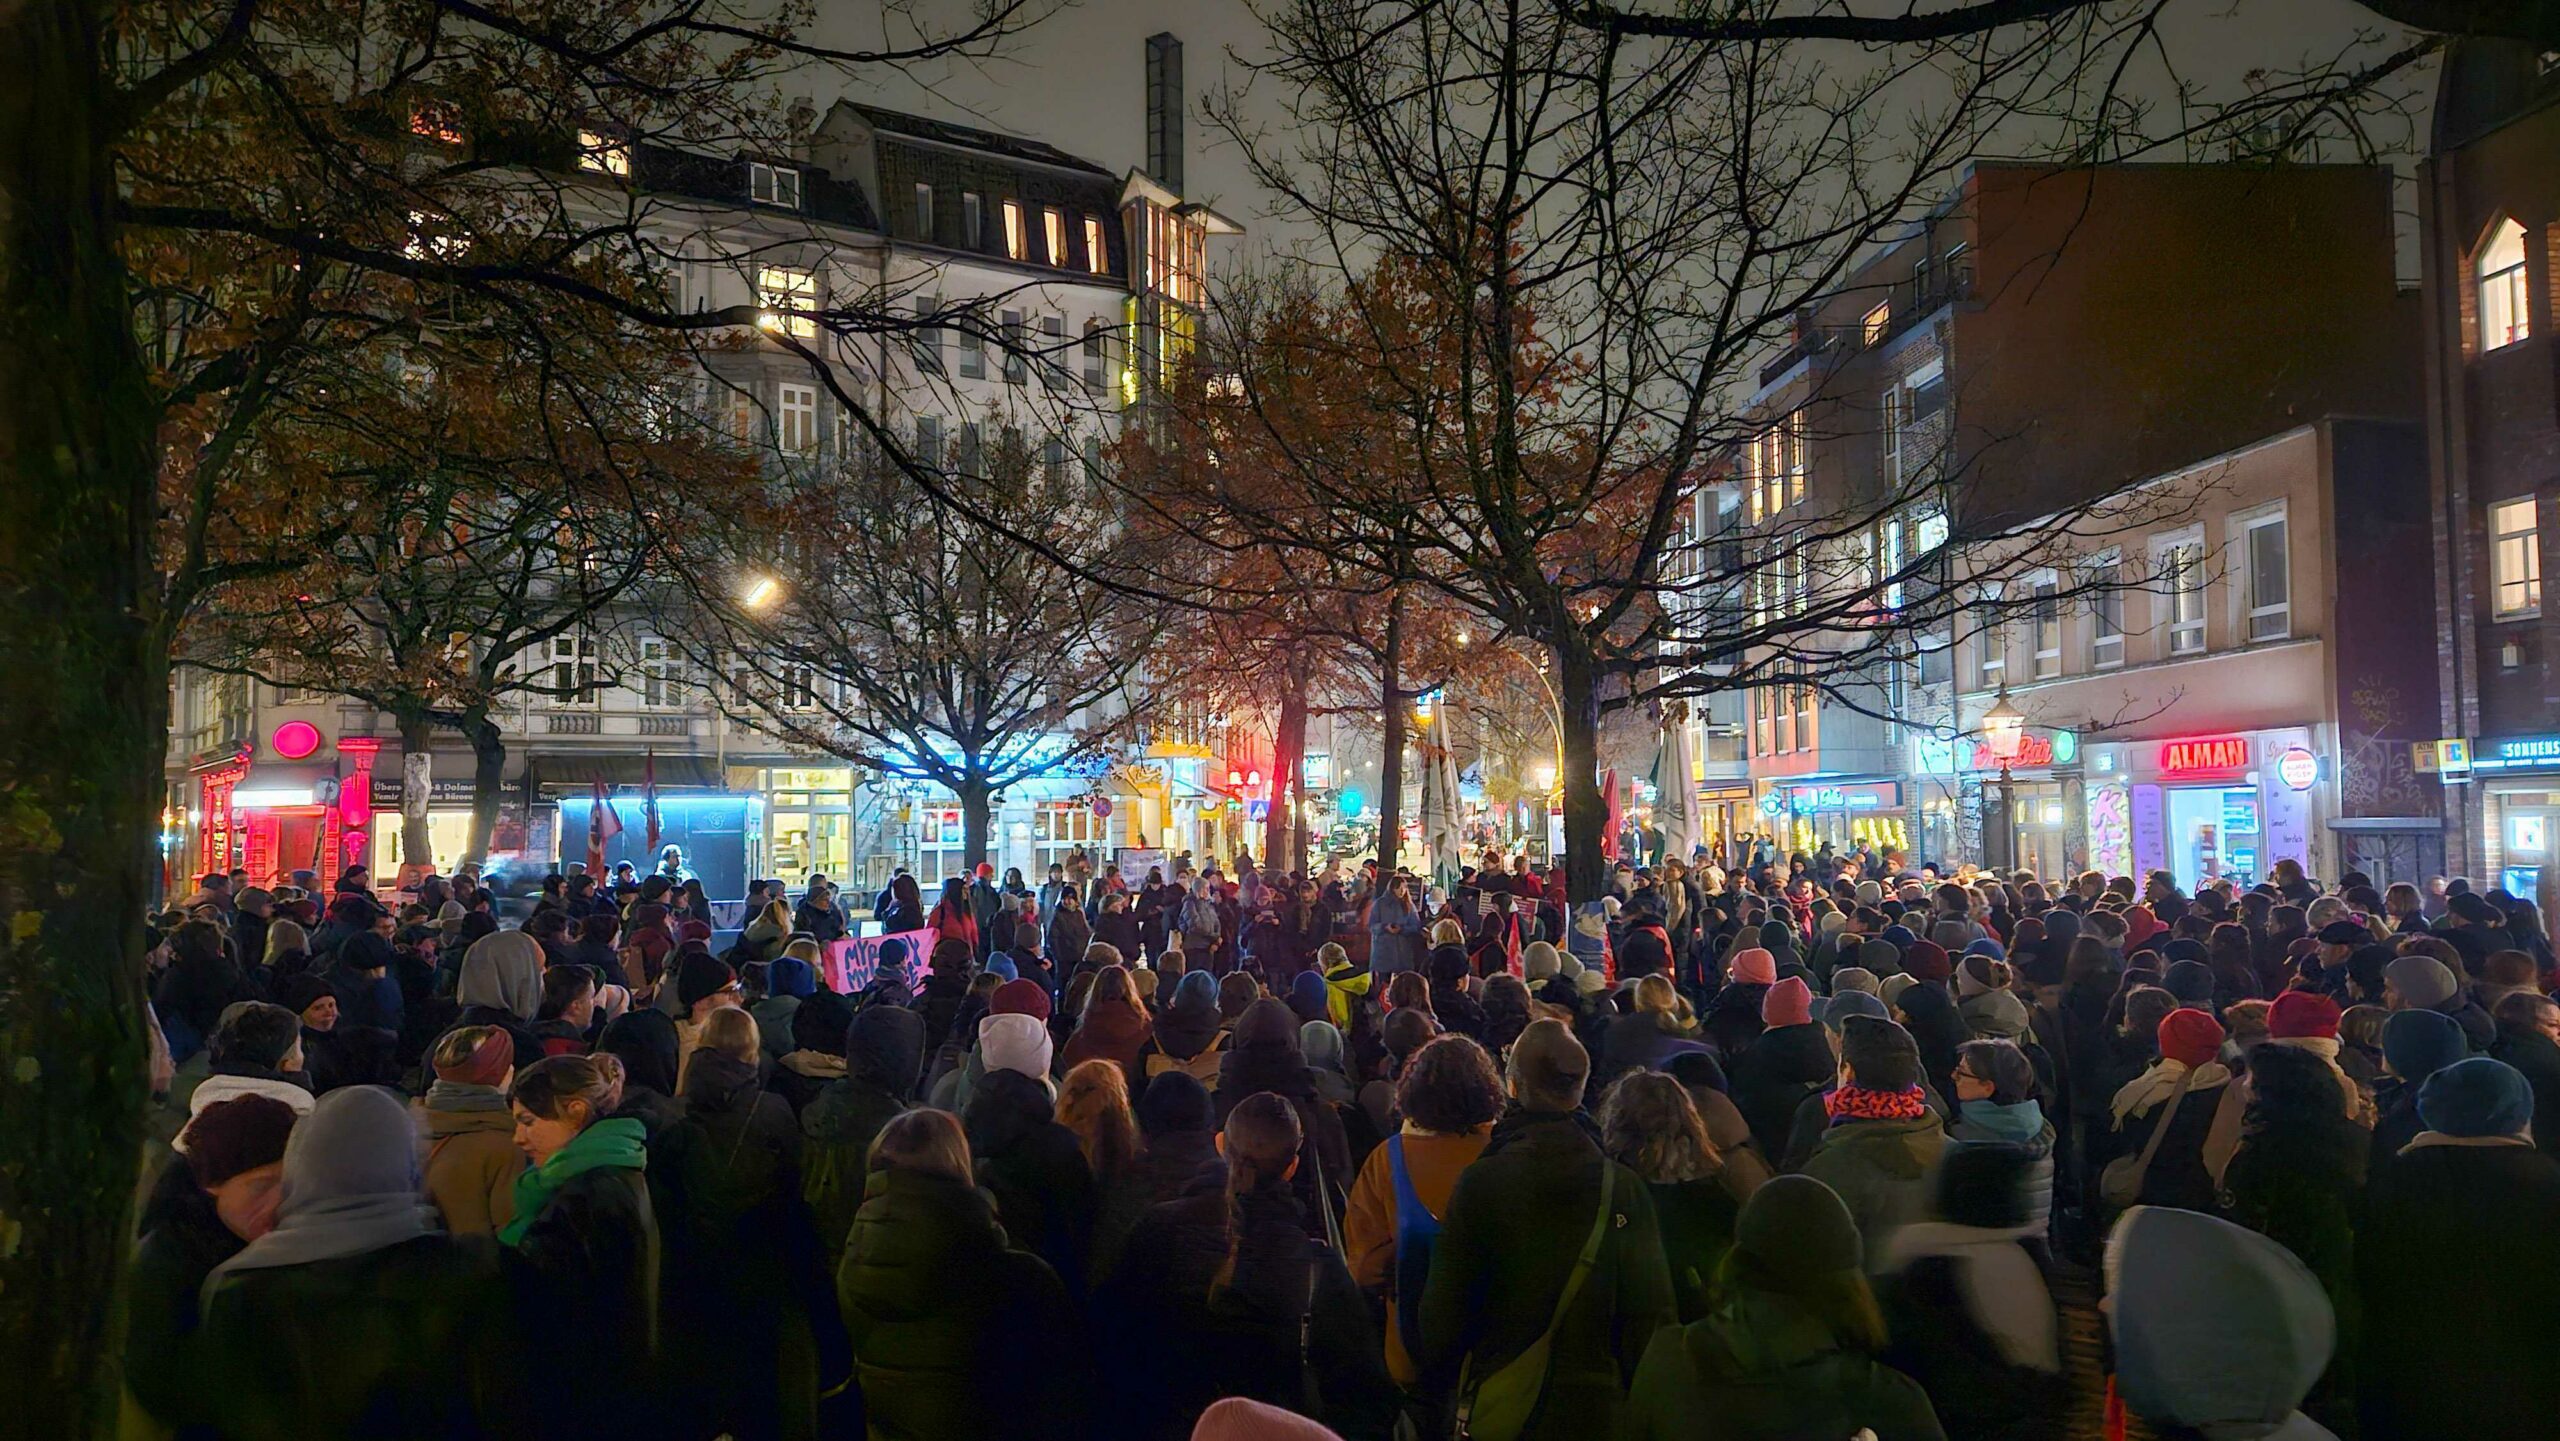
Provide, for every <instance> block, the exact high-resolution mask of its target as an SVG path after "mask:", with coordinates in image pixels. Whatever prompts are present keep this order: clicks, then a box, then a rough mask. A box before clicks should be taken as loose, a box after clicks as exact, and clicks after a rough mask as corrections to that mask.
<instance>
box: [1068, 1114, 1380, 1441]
mask: <svg viewBox="0 0 2560 1441" xmlns="http://www.w3.org/2000/svg"><path fill="white" fill-rule="evenodd" d="M1303 1139H1304V1132H1303V1130H1302V1129H1301V1126H1300V1121H1299V1112H1298V1108H1297V1107H1296V1106H1294V1105H1292V1104H1291V1103H1290V1102H1289V1100H1288V1099H1286V1098H1284V1097H1281V1096H1278V1095H1274V1094H1272V1093H1270V1092H1267V1091H1266V1092H1257V1093H1255V1094H1253V1095H1251V1096H1247V1097H1245V1098H1244V1099H1243V1100H1241V1101H1238V1102H1237V1103H1236V1105H1235V1108H1234V1109H1233V1110H1231V1111H1229V1112H1228V1113H1227V1123H1226V1126H1225V1128H1224V1130H1223V1131H1221V1132H1220V1134H1219V1137H1218V1150H1219V1152H1220V1154H1221V1155H1223V1156H1224V1157H1225V1158H1226V1170H1225V1174H1224V1175H1223V1176H1221V1175H1220V1174H1219V1173H1218V1172H1217V1171H1216V1170H1215V1169H1209V1170H1204V1171H1203V1172H1202V1173H1201V1174H1200V1175H1199V1177H1198V1178H1197V1179H1196V1180H1195V1181H1194V1182H1193V1184H1192V1186H1191V1188H1190V1190H1189V1192H1188V1193H1187V1194H1185V1195H1184V1196H1183V1197H1182V1198H1181V1199H1179V1200H1175V1201H1169V1202H1166V1203H1165V1204H1163V1205H1160V1206H1155V1207H1151V1208H1150V1209H1149V1210H1148V1212H1147V1214H1146V1216H1145V1217H1144V1218H1143V1219H1141V1220H1140V1221H1139V1223H1138V1227H1137V1229H1136V1230H1135V1231H1134V1232H1132V1233H1131V1235H1130V1237H1129V1244H1128V1246H1127V1247H1126V1248H1125V1249H1124V1250H1123V1251H1122V1253H1121V1255H1122V1260H1121V1263H1120V1265H1119V1267H1118V1269H1117V1270H1116V1271H1115V1272H1114V1273H1113V1274H1112V1276H1111V1277H1110V1278H1109V1280H1108V1281H1107V1282H1106V1283H1105V1285H1104V1288H1103V1290H1102V1292H1101V1294H1100V1295H1099V1297H1098V1299H1097V1313H1098V1314H1099V1315H1100V1316H1101V1317H1103V1318H1104V1324H1105V1325H1106V1326H1107V1327H1109V1328H1110V1330H1109V1331H1108V1333H1107V1337H1106V1339H1107V1340H1110V1341H1117V1342H1119V1343H1120V1346H1121V1354H1128V1355H1139V1354H1143V1355H1146V1356H1147V1357H1148V1358H1149V1360H1148V1363H1147V1364H1145V1365H1138V1366H1128V1367H1123V1368H1119V1369H1120V1371H1121V1372H1122V1374H1121V1375H1120V1376H1119V1377H1118V1378H1117V1379H1116V1382H1115V1384H1117V1385H1118V1386H1119V1387H1120V1388H1121V1389H1120V1391H1119V1393H1118V1394H1117V1395H1116V1396H1115V1397H1114V1400H1115V1401H1116V1402H1117V1403H1118V1405H1117V1406H1116V1407H1115V1411H1114V1414H1116V1415H1119V1416H1121V1417H1124V1418H1125V1419H1126V1422H1127V1429H1126V1432H1125V1434H1127V1435H1130V1436H1133V1437H1137V1438H1141V1441H1179V1438H1182V1437H1187V1436H1189V1435H1190V1434H1191V1428H1192V1426H1193V1424H1194V1423H1195V1422H1197V1421H1198V1420H1199V1417H1200V1413H1201V1412H1202V1411H1203V1410H1205V1409H1207V1407H1208V1406H1209V1405H1210V1403H1212V1402H1214V1401H1216V1400H1217V1399H1218V1398H1220V1397H1222V1396H1244V1397H1248V1398H1250V1399H1253V1400H1257V1401H1262V1402H1266V1403H1268V1404H1271V1405H1274V1406H1280V1407H1285V1408H1287V1409H1288V1410H1291V1411H1295V1412H1297V1413H1298V1414H1300V1415H1307V1416H1321V1417H1322V1418H1323V1419H1324V1420H1325V1421H1326V1423H1327V1424H1329V1425H1331V1426H1333V1427H1335V1428H1336V1429H1337V1430H1340V1431H1343V1432H1345V1433H1346V1434H1350V1435H1355V1436H1366V1435H1383V1434H1385V1432H1386V1430H1387V1429H1388V1428H1389V1427H1390V1426H1391V1425H1392V1424H1393V1421H1394V1411H1395V1391H1394V1388H1393V1386H1392V1385H1391V1384H1390V1383H1389V1382H1388V1380H1387V1375H1386V1368H1385V1365H1384V1363H1383V1360H1382V1353H1381V1352H1380V1350H1379V1341H1378V1336H1377V1331H1376V1328H1375V1327H1374V1326H1373V1325H1372V1324H1371V1322H1370V1319H1369V1310H1368V1304H1367V1302H1366V1301H1364V1300H1363V1299H1362V1297H1361V1295H1360V1291H1359V1288H1358V1287H1357V1286H1355V1285H1354V1284H1353V1283H1352V1280H1351V1273H1350V1271H1349V1270H1348V1269H1346V1267H1345V1266H1344V1264H1343V1260H1342V1257H1341V1255H1340V1254H1339V1253H1338V1252H1336V1251H1335V1250H1334V1249H1333V1248H1332V1247H1331V1246H1330V1245H1328V1244H1327V1243H1326V1242H1325V1241H1323V1240H1321V1239H1316V1238H1313V1237H1310V1235H1309V1234H1308V1233H1309V1229H1310V1228H1309V1227H1308V1225H1307V1222H1306V1219H1305V1215H1304V1210H1303V1208H1302V1205H1301V1202H1300V1198H1299V1194H1298V1190H1297V1188H1296V1187H1295V1186H1294V1185H1292V1184H1291V1178H1292V1177H1293V1176H1294V1175H1295V1173H1296V1172H1297V1170H1298V1167H1299V1164H1300V1161H1299V1154H1300V1148H1301V1144H1302V1142H1303ZM1318 1229H1319V1231H1320V1229H1321V1228H1320V1226H1319V1228H1318Z"/></svg>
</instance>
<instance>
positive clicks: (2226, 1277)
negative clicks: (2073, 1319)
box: [2103, 1205, 2337, 1441]
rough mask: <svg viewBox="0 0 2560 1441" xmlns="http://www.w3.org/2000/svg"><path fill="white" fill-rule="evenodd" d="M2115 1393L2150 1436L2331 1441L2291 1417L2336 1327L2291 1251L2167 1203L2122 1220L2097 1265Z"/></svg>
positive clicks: (2322, 1365) (2332, 1344)
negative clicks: (2109, 1331) (2110, 1334)
mask: <svg viewBox="0 0 2560 1441" xmlns="http://www.w3.org/2000/svg"><path fill="white" fill-rule="evenodd" d="M2103 1269H2104V1273H2105V1277H2106V1289H2107V1293H2108V1296H2109V1298H2110V1305H2109V1306H2108V1307H2107V1309H2106V1314H2107V1319H2108V1323H2109V1325H2110V1328H2111V1329H2112V1330H2113V1332H2114V1336H2115V1359H2116V1375H2115V1393H2116V1395H2117V1396H2118V1397H2119V1398H2120V1399H2121V1400H2122V1402H2123V1404H2124V1406H2125V1408H2126V1409H2127V1410H2128V1411H2130V1412H2131V1413H2132V1414H2133V1415H2135V1416H2138V1417H2140V1418H2141V1419H2142V1420H2144V1421H2147V1422H2149V1423H2151V1425H2152V1427H2153V1429H2154V1431H2155V1432H2164V1433H2165V1432H2169V1431H2173V1430H2174V1431H2175V1433H2176V1434H2179V1435H2199V1436H2202V1437H2204V1438H2206V1441H2226V1438H2230V1441H2236V1438H2240V1437H2251V1438H2263V1441H2335V1438H2334V1437H2333V1436H2332V1435H2331V1433H2330V1432H2329V1431H2328V1430H2327V1429H2326V1428H2324V1427H2322V1426H2320V1425H2319V1424H2317V1423H2315V1422H2313V1421H2312V1420H2310V1419H2309V1418H2308V1417H2306V1416H2304V1415H2303V1414H2302V1413H2301V1412H2300V1411H2298V1410H2296V1409H2294V1408H2296V1407H2297V1406H2299V1405H2301V1404H2302V1400H2303V1398H2304V1397H2305V1396H2306V1395H2308V1394H2309V1393H2310V1391H2311V1388H2312V1384H2313V1383H2314V1382H2316V1381H2318V1380H2319V1379H2320V1375H2321V1373H2322V1372H2323V1371H2324V1370H2326V1369H2327V1368H2328V1365H2329V1357H2330V1353H2331V1352H2332V1351H2333V1350H2334V1349H2335V1348H2336V1342H2337V1323H2336V1320H2335V1319H2334V1316H2333V1314H2332V1312H2331V1310H2330V1306H2329V1300H2328V1297H2327V1296H2326V1295H2324V1294H2322V1292H2321V1290H2320V1282H2319V1280H2318V1278H2317V1277H2314V1276H2313V1275H2312V1274H2311V1273H2310V1271H2308V1270H2306V1269H2305V1268H2304V1267H2303V1264H2302V1263H2301V1262H2300V1261H2297V1260H2295V1259H2294V1257H2293V1254H2292V1253H2291V1252H2289V1251H2287V1250H2285V1249H2284V1247H2282V1246H2280V1245H2278V1244H2277V1243H2276V1242H2274V1241H2271V1240H2269V1239H2268V1238H2266V1237H2265V1236H2261V1235H2259V1234H2258V1233H2257V1232H2255V1231H2251V1230H2249V1229H2247V1228H2245V1227H2242V1226H2235V1225H2233V1224H2232V1223H2230V1222H2229V1221H2225V1220H2222V1219H2220V1218H2218V1217H2215V1216H2209V1215H2203V1214H2199V1213H2197V1212H2192V1211H2186V1210H2181V1209H2178V1208H2174V1207H2168V1206H2155V1205H2142V1206H2136V1207H2134V1208H2133V1209H2132V1210H2130V1211H2127V1212H2125V1214H2124V1218H2123V1219H2122V1220H2120V1221H2118V1222H2117V1223H2116V1227H2115V1230H2114V1231H2113V1233H2111V1234H2110V1235H2109V1236H2108V1238H2107V1250H2106V1258H2105V1262H2104V1267H2103Z"/></svg>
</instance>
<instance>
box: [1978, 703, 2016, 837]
mask: <svg viewBox="0 0 2560 1441" xmlns="http://www.w3.org/2000/svg"><path fill="white" fill-rule="evenodd" d="M2026 739H2027V716H2026V712H2024V711H2021V710H2019V709H2018V708H2017V707H2016V706H2015V705H2012V704H2010V702H2009V688H2008V687H2007V686H2002V687H2001V688H2000V693H1999V694H1998V695H1997V696H1994V697H1992V700H1991V708H1990V709H1989V710H1986V711H1984V712H1983V713H1982V745H1983V748H1984V749H1985V750H1988V751H1990V752H1991V758H1992V759H1993V760H1996V761H1998V762H1999V763H2000V833H2001V837H2002V840H2003V842H2004V844H2003V845H2002V847H2001V850H2002V852H2003V855H2002V862H2003V868H2004V869H2008V870H2015V869H2017V865H2018V832H2017V822H2018V818H2017V817H2016V816H2015V815H2014V814H2012V811H2013V809H2014V808H2015V806H2016V804H2017V801H2016V798H2015V795H2014V793H2013V791H2012V789H2011V786H2010V782H2009V765H2010V763H2011V762H2013V761H2015V760H2016V759H2017V758H2018V747H2019V746H2021V745H2023V744H2025V742H2026ZM1990 848H1991V847H1990V845H1989V844H1988V840H1987V838H1986V842H1985V844H1984V846H1983V849H1984V850H1985V851H1988V850H1990ZM1983 859H1984V861H1985V862H1986V863H1987V862H1988V861H1989V860H1990V857H1989V856H1988V855H1985V856H1984V857H1983Z"/></svg>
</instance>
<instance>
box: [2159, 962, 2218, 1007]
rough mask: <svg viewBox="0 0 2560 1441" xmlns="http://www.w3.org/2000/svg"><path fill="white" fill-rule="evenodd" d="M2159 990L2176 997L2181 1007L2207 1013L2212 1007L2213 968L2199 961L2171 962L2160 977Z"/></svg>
mask: <svg viewBox="0 0 2560 1441" xmlns="http://www.w3.org/2000/svg"><path fill="white" fill-rule="evenodd" d="M2160 988H2161V989H2162V990H2165V991H2167V992H2168V993H2169V994H2170V995H2172V996H2175V997H2177V999H2178V1004H2179V1005H2181V1006H2193V1007H2194V1008H2196V1009H2197V1010H2200V1011H2209V1010H2212V1009H2213V1008H2214V1006H2213V967H2211V966H2209V965H2206V964H2205V963H2204V962H2203V961H2200V960H2173V961H2171V962H2170V963H2169V972H2168V974H2167V975H2165V976H2163V977H2161V980H2160Z"/></svg>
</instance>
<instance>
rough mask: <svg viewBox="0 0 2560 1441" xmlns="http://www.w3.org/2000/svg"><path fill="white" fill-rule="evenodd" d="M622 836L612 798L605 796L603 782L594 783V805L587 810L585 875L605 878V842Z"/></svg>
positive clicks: (619, 818) (620, 818)
mask: <svg viewBox="0 0 2560 1441" xmlns="http://www.w3.org/2000/svg"><path fill="white" fill-rule="evenodd" d="M620 834H622V817H620V816H618V815H615V814H614V813H613V798H612V797H610V796H608V795H606V794H605V789H604V782H603V781H597V782H596V798H595V804H594V805H592V806H590V807H588V809H587V874H588V875H591V876H594V877H595V878H596V879H597V880H598V881H602V880H603V879H604V876H605V867H604V845H605V842H607V841H609V840H611V839H613V838H614V837H615V836H618V835H620Z"/></svg>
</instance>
